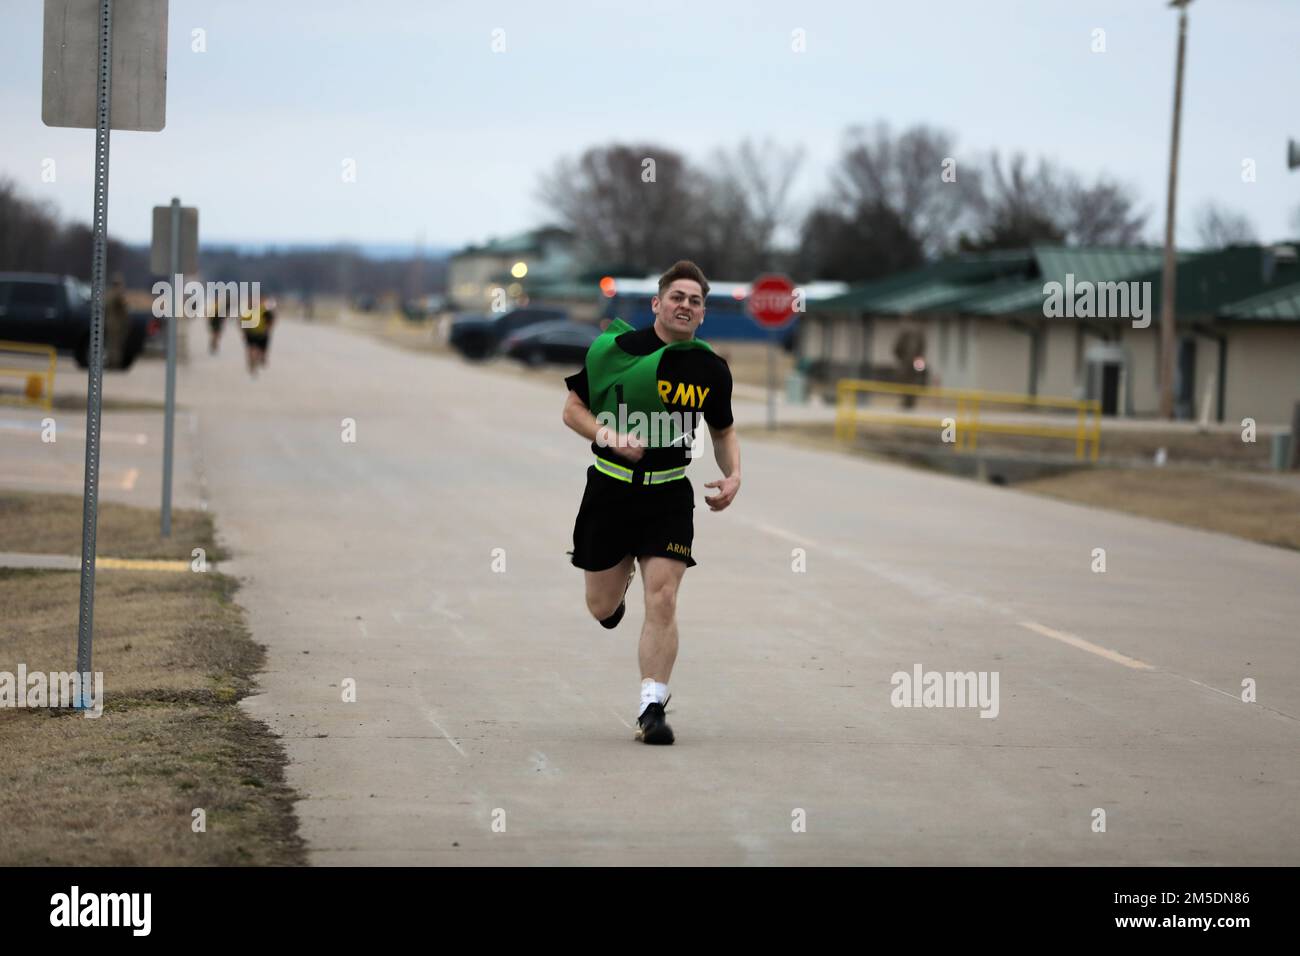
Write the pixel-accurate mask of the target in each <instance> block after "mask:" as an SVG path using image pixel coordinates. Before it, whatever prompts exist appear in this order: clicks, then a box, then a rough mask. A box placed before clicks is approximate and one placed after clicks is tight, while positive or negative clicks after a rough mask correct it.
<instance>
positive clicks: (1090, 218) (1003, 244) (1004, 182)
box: [962, 153, 1147, 249]
mask: <svg viewBox="0 0 1300 956" xmlns="http://www.w3.org/2000/svg"><path fill="white" fill-rule="evenodd" d="M976 184H977V189H976V192H975V194H974V195H973V196H972V197H971V201H972V206H973V208H974V210H975V218H976V222H977V228H976V232H975V236H974V237H973V238H969V239H965V240H964V241H963V243H962V245H963V248H967V249H1009V248H1024V247H1025V246H1029V245H1033V244H1034V243H1038V242H1053V243H1055V242H1063V243H1067V244H1070V245H1129V244H1132V243H1134V242H1136V241H1138V239H1139V238H1140V237H1141V233H1142V229H1143V227H1144V225H1145V223H1146V218H1147V213H1146V212H1139V211H1135V209H1134V203H1135V200H1134V197H1133V195H1132V193H1131V191H1130V190H1129V189H1128V188H1127V187H1125V186H1123V185H1121V184H1119V183H1117V182H1115V181H1113V180H1111V179H1108V178H1106V177H1105V176H1102V177H1099V178H1098V179H1097V180H1096V181H1095V182H1094V183H1092V184H1088V183H1085V182H1084V181H1083V180H1082V179H1081V178H1080V177H1079V176H1078V175H1076V174H1075V173H1072V172H1070V171H1068V170H1065V169H1062V168H1061V167H1060V166H1058V165H1056V164H1055V163H1053V162H1051V161H1050V160H1046V159H1041V158H1040V159H1039V160H1038V162H1037V164H1036V165H1033V166H1031V165H1030V161H1029V158H1028V157H1027V156H1025V154H1024V153H1014V154H1012V155H1011V157H1010V158H1009V159H1008V160H1007V162H1006V164H1005V167H1004V165H1003V161H1002V158H1001V157H1000V156H998V154H997V153H993V154H991V155H990V156H989V158H988V160H987V162H986V163H985V165H984V167H983V170H982V175H980V176H978V177H977V178H976Z"/></svg>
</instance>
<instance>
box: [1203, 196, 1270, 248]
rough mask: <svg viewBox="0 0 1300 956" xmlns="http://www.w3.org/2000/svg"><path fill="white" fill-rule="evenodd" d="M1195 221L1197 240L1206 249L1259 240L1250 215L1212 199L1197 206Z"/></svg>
mask: <svg viewBox="0 0 1300 956" xmlns="http://www.w3.org/2000/svg"><path fill="white" fill-rule="evenodd" d="M1194 222H1195V228H1196V238H1197V241H1198V242H1199V243H1200V244H1201V247H1202V248H1204V249H1223V248H1226V247H1227V246H1232V245H1237V244H1241V243H1251V242H1256V241H1257V236H1256V233H1255V227H1254V225H1253V224H1252V223H1251V221H1250V217H1248V216H1246V215H1245V214H1244V213H1239V212H1234V211H1233V210H1231V209H1229V208H1228V207H1226V206H1224V205H1222V204H1221V203H1217V202H1215V201H1214V200H1212V199H1211V200H1207V201H1206V202H1204V203H1202V204H1201V205H1200V206H1199V207H1198V208H1197V210H1196V213H1195V217H1194Z"/></svg>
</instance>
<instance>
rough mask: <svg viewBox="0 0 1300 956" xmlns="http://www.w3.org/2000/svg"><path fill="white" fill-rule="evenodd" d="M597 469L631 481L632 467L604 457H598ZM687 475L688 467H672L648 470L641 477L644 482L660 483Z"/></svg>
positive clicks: (620, 479)
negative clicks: (664, 469)
mask: <svg viewBox="0 0 1300 956" xmlns="http://www.w3.org/2000/svg"><path fill="white" fill-rule="evenodd" d="M596 470H597V471H599V472H601V473H602V474H605V475H609V477H611V478H617V479H618V480H619V481H627V482H631V481H632V480H633V479H632V475H633V472H632V469H631V468H624V467H623V466H622V465H616V464H614V463H613V462H610V461H606V460H605V459H604V458H597V459H596ZM685 477H686V469H685V467H682V468H670V469H668V470H667V471H647V472H645V474H644V477H643V478H642V479H641V483H642V484H646V485H660V484H663V483H664V482H665V481H676V480H677V479H678V478H685Z"/></svg>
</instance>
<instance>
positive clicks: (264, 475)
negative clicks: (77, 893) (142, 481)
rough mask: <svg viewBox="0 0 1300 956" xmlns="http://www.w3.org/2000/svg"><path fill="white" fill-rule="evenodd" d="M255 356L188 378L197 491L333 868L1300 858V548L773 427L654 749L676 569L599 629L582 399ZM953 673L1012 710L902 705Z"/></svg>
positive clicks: (477, 377) (298, 342) (699, 513)
mask: <svg viewBox="0 0 1300 956" xmlns="http://www.w3.org/2000/svg"><path fill="white" fill-rule="evenodd" d="M234 344H235V343H234V342H233V340H231V341H228V342H227V343H226V352H225V353H224V354H222V355H221V356H219V357H217V358H215V359H211V358H209V357H208V356H206V355H202V354H200V355H195V357H194V359H193V361H192V363H191V364H190V366H189V367H188V368H187V369H186V370H185V373H184V375H183V378H182V381H181V390H180V395H181V400H182V402H183V403H184V404H185V405H186V407H187V408H189V409H191V410H192V411H193V412H194V414H195V416H196V426H195V427H196V431H195V438H196V441H197V450H198V452H199V454H197V455H195V456H192V459H191V460H192V461H194V462H199V461H201V462H202V467H203V469H204V474H202V475H192V476H191V478H189V479H186V480H192V481H193V482H194V483H195V486H198V485H200V484H202V485H206V487H207V489H208V494H209V496H210V499H211V506H212V508H213V509H214V510H215V511H216V514H217V517H218V527H219V529H220V530H221V532H222V534H223V536H224V538H225V540H226V541H227V543H228V544H229V545H230V546H231V547H232V549H233V551H234V555H235V566H236V567H237V573H239V574H240V576H241V577H243V578H244V580H245V584H244V587H243V589H242V591H241V592H240V600H241V602H242V603H243V604H244V606H245V607H246V608H247V609H248V612H249V623H250V625H251V627H252V630H253V633H254V635H255V636H256V638H257V639H258V640H260V641H262V642H264V643H265V644H266V645H267V646H268V647H269V650H270V655H269V672H268V673H267V674H265V675H264V677H263V679H262V682H261V683H262V687H263V689H264V693H262V694H261V695H260V696H257V697H255V698H250V699H249V700H248V701H246V706H247V708H248V710H249V711H250V712H251V713H252V714H254V715H256V716H258V717H260V718H262V719H264V720H266V721H267V722H268V723H269V724H270V725H271V727H272V728H273V729H274V730H276V731H277V732H279V733H281V734H283V736H284V741H285V745H286V747H287V749H288V753H289V757H290V761H291V765H290V770H289V778H290V782H291V783H292V784H293V785H294V786H295V787H297V788H298V790H299V791H300V792H301V793H302V794H303V796H304V799H303V801H302V802H301V803H300V804H299V805H298V808H299V813H300V817H301V821H302V829H303V834H304V836H305V838H306V840H307V841H308V844H309V847H310V851H311V859H312V861H313V862H315V863H319V864H347V863H362V864H373V863H383V864H484V863H492V864H497V863H508V864H515V863H517V864H537V863H561V864H577V863H581V864H587V863H590V864H607V863H641V864H651V863H654V864H658V863H703V864H717V863H721V864H730V863H798V864H816V863H862V864H1030V863H1033V864H1151V865H1159V864H1290V865H1294V864H1296V863H1300V735H1298V731H1300V722H1298V718H1300V680H1298V678H1300V653H1297V651H1298V650H1300V647H1298V632H1300V627H1298V626H1297V622H1298V621H1300V586H1298V585H1300V554H1295V553H1290V552H1287V551H1283V550H1279V549H1273V548H1268V547H1264V546H1261V545H1257V544H1252V543H1247V542H1245V541H1238V540H1235V539H1232V538H1229V537H1225V536H1221V535H1216V534H1209V533H1205V532H1199V531H1193V530H1188V529H1182V528H1177V527H1174V526H1170V525H1165V524H1160V523H1156V522H1151V521H1145V520H1141V519H1137V518H1134V517H1131V516H1127V515H1123V514H1119V513H1108V512H1104V511H1097V510H1092V509H1088V508H1083V507H1079V506H1075V505H1071V504H1067V503H1063V502H1059V501H1054V500H1049V499H1046V498H1038V497H1033V496H1030V495H1027V494H1020V493H1016V492H1012V491H1008V490H1006V489H1000V488H996V487H991V486H984V485H978V484H974V483H970V482H965V481H962V480H959V479H953V478H947V477H940V476H936V475H931V474H928V473H924V472H918V471H912V470H907V469H904V468H901V467H895V466H890V465H881V464H873V463H870V462H866V461H861V460H853V459H847V458H840V457H837V456H835V455H830V454H825V453H820V452H816V451H810V450H802V449H793V448H788V447H784V446H782V445H779V444H769V443H764V442H761V441H757V440H745V442H744V444H743V449H742V454H743V461H744V476H745V479H744V486H743V488H742V490H741V493H740V495H739V497H738V498H737V500H736V503H735V504H734V505H733V506H732V508H731V509H729V510H728V511H726V512H724V513H721V514H713V513H711V512H710V511H709V510H708V508H707V507H706V506H705V505H704V504H703V503H702V502H700V503H699V505H698V507H697V509H696V513H695V514H696V539H695V548H694V553H695V555H696V557H697V560H698V561H699V562H700V563H699V566H698V567H696V568H694V569H692V570H691V571H690V572H689V573H688V574H687V576H686V580H685V583H684V586H683V590H682V593H681V597H680V601H679V620H680V627H681V654H680V657H679V659H678V663H677V668H676V671H675V673H674V677H673V680H672V684H671V686H672V692H673V701H672V704H671V707H670V714H669V718H670V721H671V723H672V724H673V726H674V728H675V730H676V732H677V735H678V743H677V744H676V745H675V746H673V747H669V748H651V747H645V746H643V745H640V744H638V743H635V742H634V741H633V724H634V717H635V703H636V697H637V690H638V678H639V675H638V673H637V668H636V639H637V634H638V629H639V626H640V623H641V617H642V601H641V597H640V594H639V587H640V585H639V583H638V584H635V585H634V588H633V591H632V592H631V595H630V597H629V610H628V615H627V618H626V619H625V620H624V622H623V624H622V625H621V626H620V627H619V628H618V629H617V630H615V631H613V632H609V631H605V630H602V629H601V628H600V627H599V626H598V625H597V624H596V623H595V622H594V621H592V620H591V619H590V618H589V617H588V616H587V614H586V611H585V608H584V606H583V600H582V588H581V572H580V571H578V570H577V569H574V568H572V567H570V565H569V563H568V558H567V556H566V555H565V551H566V550H568V548H569V547H570V546H571V545H570V534H571V530H572V523H573V517H574V513H575V510H576V508H577V505H578V501H579V498H580V496H581V492H582V487H583V481H584V472H585V468H586V466H587V464H588V453H587V450H586V447H585V445H584V443H583V442H582V441H581V440H580V439H578V438H577V437H576V436H574V435H573V434H571V433H569V432H568V431H567V430H566V429H565V428H564V427H563V425H562V424H561V422H560V409H561V405H562V401H563V393H562V391H561V389H560V388H558V387H556V385H555V384H554V382H552V381H546V380H543V381H539V380H537V379H536V378H533V377H529V376H518V375H508V374H501V373H499V372H495V371H492V370H490V369H482V368H475V367H470V366H466V365H464V364H461V363H460V362H458V361H454V360H448V359H441V358H436V357H432V356H429V355H423V354H417V353H412V352H405V351H400V350H397V349H394V348H391V347H389V346H385V345H382V344H380V343H378V342H376V341H373V340H371V339H367V338H364V337H360V336H358V335H355V334H349V333H345V332H342V331H339V330H335V329H331V328H325V327H319V326H313V325H308V324H303V323H300V322H295V321H287V322H283V323H281V325H280V326H279V327H278V328H277V331H276V334H275V340H274V342H273V347H272V351H271V365H270V368H269V370H268V372H267V373H266V374H265V375H264V376H262V377H260V378H259V379H257V380H256V381H250V380H249V378H248V376H247V375H246V374H245V372H244V371H243V369H242V367H241V365H240V362H239V356H238V355H237V354H236V353H235V351H234V349H233V348H231V346H233V345H234ZM138 381H139V382H140V383H141V385H142V387H143V385H144V384H147V383H146V380H145V379H144V378H143V377H142V378H140V379H139V380H138ZM737 413H738V417H739V418H741V420H753V421H759V420H761V417H762V414H763V408H762V406H761V405H760V404H757V403H745V404H742V405H739V406H738V408H737ZM347 420H351V421H352V422H354V423H355V438H356V440H355V441H354V442H351V441H345V440H344V438H345V434H344V431H345V428H346V427H347V424H348V422H347ZM691 473H692V481H693V483H694V485H695V490H696V496H697V500H698V499H699V498H700V497H702V493H703V491H704V489H703V488H702V485H703V483H704V482H705V481H708V480H712V479H713V478H715V477H716V476H717V468H716V466H715V465H714V463H713V461H712V457H711V455H710V456H707V457H704V458H701V459H698V460H697V461H696V462H695V463H694V464H693V465H692V467H691ZM498 549H499V550H498ZM1096 549H1104V552H1105V571H1104V572H1096V571H1094V570H1093V567H1094V566H1095V565H1096V562H1097V557H1096V556H1095V555H1096V553H1097V552H1096ZM494 555H495V556H497V557H502V556H503V557H504V562H505V570H504V572H499V571H494V567H493V564H494ZM801 560H802V562H804V566H805V567H806V570H796V568H798V567H800V562H801ZM498 567H499V565H498ZM918 666H919V667H920V668H921V669H922V670H923V671H926V672H928V671H937V672H949V671H951V672H977V673H978V672H984V673H985V674H986V675H987V676H989V677H990V678H991V676H992V675H993V674H994V673H995V674H996V675H997V681H998V683H997V687H998V697H997V704H996V717H991V718H986V717H981V716H980V709H979V708H976V707H970V706H967V707H955V706H950V707H924V706H918V707H912V708H903V707H896V706H894V705H893V703H891V694H892V693H893V692H894V691H895V686H894V685H893V683H892V682H891V678H892V677H893V675H894V674H895V673H896V672H906V673H908V674H911V673H912V672H913V671H914V669H915V668H917V667H918ZM347 680H351V681H355V686H356V702H354V703H349V702H344V701H343V699H342V696H343V685H344V682H345V681H347ZM1249 680H1253V681H1254V682H1255V693H1256V695H1257V700H1256V702H1255V703H1245V702H1243V701H1242V699H1241V696H1242V693H1243V691H1242V687H1243V681H1249ZM918 696H919V693H918ZM949 702H950V703H951V701H949ZM985 710H986V711H987V712H992V708H991V707H986V708H985ZM1101 811H1104V823H1105V829H1104V832H1096V830H1095V827H1097V826H1098V822H1097V821H1099V820H1100V819H1101V813H1100V812H1101ZM801 824H802V826H801Z"/></svg>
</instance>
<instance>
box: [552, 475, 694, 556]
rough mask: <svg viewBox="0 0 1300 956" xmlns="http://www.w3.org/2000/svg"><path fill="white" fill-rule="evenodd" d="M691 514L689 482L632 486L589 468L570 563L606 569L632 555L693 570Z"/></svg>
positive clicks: (692, 515) (692, 523)
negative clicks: (670, 561)
mask: <svg viewBox="0 0 1300 956" xmlns="http://www.w3.org/2000/svg"><path fill="white" fill-rule="evenodd" d="M638 477H640V475H639V474H638ZM694 512H695V492H694V490H693V489H692V488H691V480H690V479H689V478H678V479H676V480H675V481H665V482H664V483H663V484H659V485H644V484H642V485H634V484H631V483H630V482H626V481H619V480H618V479H617V478H611V477H609V476H608V475H604V474H601V473H600V472H599V471H597V470H596V466H595V465H592V466H591V467H590V468H588V469H587V490H586V491H585V492H584V493H583V495H582V505H581V507H579V508H578V520H577V521H575V522H574V524H573V550H572V551H570V552H569V553H570V554H571V555H573V565H574V566H575V567H579V568H582V569H584V570H586V571H605V570H607V569H609V568H612V567H613V566H614V565H616V564H618V563H619V562H620V561H622V560H623V559H624V558H625V557H627V556H628V555H629V554H631V555H635V556H636V557H638V558H639V557H641V556H642V555H650V556H659V557H664V558H676V559H677V560H678V561H684V562H685V563H686V566H687V567H688V568H693V567H695V559H694V558H692V557H691V541H692V539H693V538H694V537H695V515H694Z"/></svg>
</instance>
